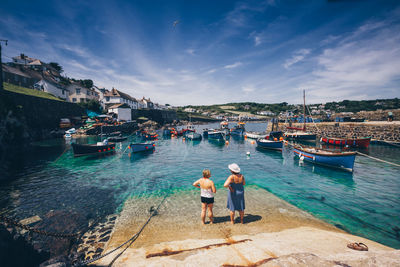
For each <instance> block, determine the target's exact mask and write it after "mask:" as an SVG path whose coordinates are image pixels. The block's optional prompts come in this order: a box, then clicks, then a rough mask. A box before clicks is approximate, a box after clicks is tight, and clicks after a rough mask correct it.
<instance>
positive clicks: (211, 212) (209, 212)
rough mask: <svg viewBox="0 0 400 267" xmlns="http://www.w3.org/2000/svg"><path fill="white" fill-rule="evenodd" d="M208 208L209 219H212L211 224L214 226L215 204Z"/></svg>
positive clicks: (209, 205)
mask: <svg viewBox="0 0 400 267" xmlns="http://www.w3.org/2000/svg"><path fill="white" fill-rule="evenodd" d="M207 207H208V217H209V218H210V224H213V222H214V218H213V211H212V208H213V204H208V205H207Z"/></svg>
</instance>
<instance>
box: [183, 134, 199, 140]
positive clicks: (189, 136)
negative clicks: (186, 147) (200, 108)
mask: <svg viewBox="0 0 400 267" xmlns="http://www.w3.org/2000/svg"><path fill="white" fill-rule="evenodd" d="M186 138H187V139H189V140H201V139H202V137H201V134H198V133H188V134H186Z"/></svg>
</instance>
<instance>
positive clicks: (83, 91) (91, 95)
mask: <svg viewBox="0 0 400 267" xmlns="http://www.w3.org/2000/svg"><path fill="white" fill-rule="evenodd" d="M67 89H68V91H69V102H73V103H84V102H89V101H90V100H92V99H93V100H96V101H99V99H100V97H99V93H98V92H97V91H96V90H94V89H93V88H86V87H84V86H83V85H81V84H80V83H78V82H72V83H71V84H69V85H68V86H67Z"/></svg>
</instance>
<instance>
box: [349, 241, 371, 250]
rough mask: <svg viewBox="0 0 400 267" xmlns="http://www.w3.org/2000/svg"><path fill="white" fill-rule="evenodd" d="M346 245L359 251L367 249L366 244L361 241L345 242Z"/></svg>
mask: <svg viewBox="0 0 400 267" xmlns="http://www.w3.org/2000/svg"><path fill="white" fill-rule="evenodd" d="M347 247H348V248H351V249H354V250H359V251H368V246H367V245H365V244H364V243H361V242H360V243H350V244H347Z"/></svg>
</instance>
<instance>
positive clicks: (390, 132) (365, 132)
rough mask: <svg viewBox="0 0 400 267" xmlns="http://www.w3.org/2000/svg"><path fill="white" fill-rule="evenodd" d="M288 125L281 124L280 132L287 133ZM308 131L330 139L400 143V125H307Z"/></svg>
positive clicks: (341, 123) (301, 125)
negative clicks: (359, 138)
mask: <svg viewBox="0 0 400 267" xmlns="http://www.w3.org/2000/svg"><path fill="white" fill-rule="evenodd" d="M286 126H287V124H280V125H279V130H281V131H285V130H286ZM292 127H299V128H301V127H303V124H301V123H294V124H292ZM306 127H307V131H309V132H312V133H316V134H318V136H328V137H341V138H344V137H354V136H358V137H368V136H370V137H372V139H376V140H380V141H389V142H400V124H399V123H385V122H382V123H363V122H360V123H344V122H340V123H317V124H312V123H307V126H306Z"/></svg>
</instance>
